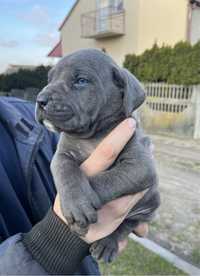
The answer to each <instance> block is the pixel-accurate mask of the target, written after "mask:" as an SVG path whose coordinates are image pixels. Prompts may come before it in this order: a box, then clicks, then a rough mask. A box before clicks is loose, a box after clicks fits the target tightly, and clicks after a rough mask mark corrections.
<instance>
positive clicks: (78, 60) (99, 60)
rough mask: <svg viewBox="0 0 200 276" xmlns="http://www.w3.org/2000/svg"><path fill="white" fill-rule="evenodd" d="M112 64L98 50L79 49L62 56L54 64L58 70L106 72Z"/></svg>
mask: <svg viewBox="0 0 200 276" xmlns="http://www.w3.org/2000/svg"><path fill="white" fill-rule="evenodd" d="M113 65H114V62H113V60H112V59H111V58H110V57H109V56H107V55H105V54H104V53H103V52H101V51H98V50H81V51H78V52H74V53H73V54H70V55H68V56H65V57H63V58H62V59H61V60H60V62H59V63H58V64H57V65H56V67H57V69H58V70H59V71H60V70H61V71H62V70H63V71H66V70H67V71H68V70H69V71H70V72H74V71H86V73H87V72H88V73H92V72H93V73H96V74H98V75H99V74H100V75H101V74H102V75H105V74H108V73H109V72H110V70H111V67H112V66H113Z"/></svg>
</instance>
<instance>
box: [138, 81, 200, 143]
mask: <svg viewBox="0 0 200 276" xmlns="http://www.w3.org/2000/svg"><path fill="white" fill-rule="evenodd" d="M144 87H145V91H146V96H147V98H146V102H145V104H144V105H143V107H142V108H141V120H142V124H143V126H144V128H146V129H147V130H148V131H153V132H168V133H173V134H176V135H181V136H183V135H184V136H190V137H193V138H195V139H197V138H200V86H199V85H197V86H183V85H169V84H165V83H145V84H144Z"/></svg>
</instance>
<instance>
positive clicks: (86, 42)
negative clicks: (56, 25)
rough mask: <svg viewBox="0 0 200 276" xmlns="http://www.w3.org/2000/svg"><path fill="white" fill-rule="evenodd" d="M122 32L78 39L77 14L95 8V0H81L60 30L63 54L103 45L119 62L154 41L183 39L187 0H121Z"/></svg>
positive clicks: (167, 41)
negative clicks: (102, 36)
mask: <svg viewBox="0 0 200 276" xmlns="http://www.w3.org/2000/svg"><path fill="white" fill-rule="evenodd" d="M124 8H125V11H126V15H125V35H124V36H121V37H115V38H104V39H98V40H95V39H84V38H81V24H80V21H81V15H82V14H83V13H85V12H88V11H93V10H95V9H96V1H94V0H93V1H91V0H81V1H79V3H78V4H77V6H76V7H75V9H74V10H73V11H72V13H71V15H70V16H69V18H68V20H67V21H66V23H65V24H64V26H63V28H62V29H61V38H62V49H63V54H64V55H65V54H69V53H71V52H73V51H75V50H78V49H80V48H98V49H102V48H105V49H106V52H107V53H108V54H110V55H111V56H112V57H113V58H114V60H115V61H116V62H117V63H118V64H119V65H122V64H123V61H124V57H125V55H126V54H129V53H136V54H139V53H141V52H143V51H144V50H145V49H147V48H151V47H152V45H153V44H154V43H155V41H157V42H158V44H162V43H165V44H170V45H174V44H175V43H176V42H177V41H180V40H186V35H187V0H176V1H175V0H124Z"/></svg>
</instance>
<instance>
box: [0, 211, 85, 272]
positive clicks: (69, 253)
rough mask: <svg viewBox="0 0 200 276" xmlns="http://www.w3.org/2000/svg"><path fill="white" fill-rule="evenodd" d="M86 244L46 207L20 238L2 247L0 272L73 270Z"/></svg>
mask: <svg viewBox="0 0 200 276" xmlns="http://www.w3.org/2000/svg"><path fill="white" fill-rule="evenodd" d="M2 246H3V244H2ZM88 248H89V245H88V244H87V243H85V242H84V241H83V240H81V239H80V238H79V237H78V236H76V235H75V234H73V233H71V232H70V231H69V228H68V227H67V225H65V224H64V223H63V222H62V221H61V220H60V219H59V218H58V217H57V216H56V215H55V214H54V212H53V211H52V210H50V211H49V212H48V214H47V215H46V217H45V218H44V219H43V220H42V221H41V222H40V223H38V224H37V225H35V226H34V227H33V228H32V230H31V231H30V232H29V233H27V234H23V235H22V237H21V240H20V239H19V240H18V241H17V242H16V243H12V244H10V245H8V246H7V248H6V249H3V248H2V251H3V256H2V257H1V258H0V272H1V273H0V274H12V273H14V274H18V275H20V274H21V275H22V274H26V275H31V274H32V275H33V274H54V275H55V274H57V275H59V274H65V275H67V274H73V273H74V272H75V271H76V270H77V266H78V265H79V264H80V262H81V261H82V260H83V258H84V257H85V256H87V255H88ZM0 252H1V251H0Z"/></svg>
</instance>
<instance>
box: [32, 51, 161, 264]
mask: <svg viewBox="0 0 200 276" xmlns="http://www.w3.org/2000/svg"><path fill="white" fill-rule="evenodd" d="M144 100H145V92H144V89H143V88H142V86H141V84H140V82H139V81H138V80H137V79H136V78H135V77H134V76H133V75H132V74H131V73H130V72H129V71H127V70H126V69H123V68H120V67H119V66H118V65H117V64H116V63H115V62H114V61H113V60H112V58H111V57H110V56H108V55H107V54H105V53H103V52H101V51H99V50H96V49H84V50H80V51H77V52H74V53H72V54H70V55H68V56H65V57H63V58H62V59H61V60H60V61H59V62H58V63H57V65H56V66H55V67H54V68H52V69H51V70H50V72H49V80H48V85H47V86H46V87H45V88H44V89H43V90H42V91H41V92H40V93H39V95H38V97H37V107H36V118H37V120H38V121H39V122H41V123H43V124H44V125H46V126H47V127H48V128H50V129H52V130H55V131H59V132H60V133H61V136H60V140H59V143H58V147H57V151H56V153H55V155H54V158H53V160H52V163H51V170H52V174H53V177H54V181H55V185H56V187H57V190H58V192H59V194H60V199H61V208H62V212H63V214H64V216H65V218H66V219H67V221H68V223H69V226H70V228H71V230H73V231H75V232H77V233H78V234H79V235H85V234H86V233H87V231H88V227H89V225H90V224H91V223H95V222H96V221H97V210H98V209H99V208H101V206H102V205H103V204H105V203H106V202H109V201H111V200H113V199H115V198H118V197H120V196H123V195H128V194H134V193H137V192H139V191H142V190H144V189H146V188H149V190H148V192H147V193H146V194H145V196H144V197H143V198H142V200H140V201H139V202H138V203H137V205H136V206H135V207H134V208H133V210H131V212H130V213H129V214H128V216H127V218H126V219H125V220H124V222H123V223H122V224H121V225H120V226H119V228H118V229H117V230H116V231H115V232H114V233H112V234H111V235H110V236H108V237H106V238H104V239H102V240H99V241H97V242H95V243H94V244H93V245H92V246H91V248H90V251H91V253H92V255H93V256H95V257H96V258H97V259H100V258H102V259H104V261H105V262H110V261H112V260H113V259H114V258H115V257H116V256H117V253H118V241H119V240H123V239H124V238H125V237H126V236H127V235H128V234H129V233H131V232H132V230H133V227H135V226H136V225H137V224H138V223H140V222H148V221H150V220H151V218H152V216H153V214H154V212H155V210H156V209H157V208H158V206H159V204H160V196H159V192H158V190H157V184H158V179H157V173H156V169H155V164H154V160H153V158H152V152H151V147H150V145H151V141H150V139H149V138H148V137H147V136H145V135H144V134H143V131H142V129H141V128H140V126H139V122H137V126H136V131H135V134H134V136H133V137H132V138H131V140H130V141H129V142H128V143H127V145H126V146H125V148H124V149H123V151H122V152H121V154H120V155H119V156H118V158H117V160H116V161H115V163H114V164H113V165H112V166H111V167H110V168H109V169H108V170H107V171H104V172H102V173H99V174H98V175H96V176H93V177H87V176H86V175H85V174H84V172H83V171H82V170H81V169H80V167H79V166H80V164H81V163H82V162H83V161H84V160H86V159H87V158H88V156H89V155H90V153H91V152H92V151H93V150H94V149H95V147H96V146H97V144H98V143H99V142H100V141H101V140H102V139H103V138H104V137H105V136H106V135H107V134H108V133H109V132H110V131H111V130H112V129H113V128H114V127H116V125H117V124H119V123H120V122H121V121H122V120H123V119H125V118H128V117H131V116H132V114H133V112H134V111H135V110H136V109H137V108H138V107H139V106H140V105H141V104H142V103H143V102H144Z"/></svg>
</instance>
